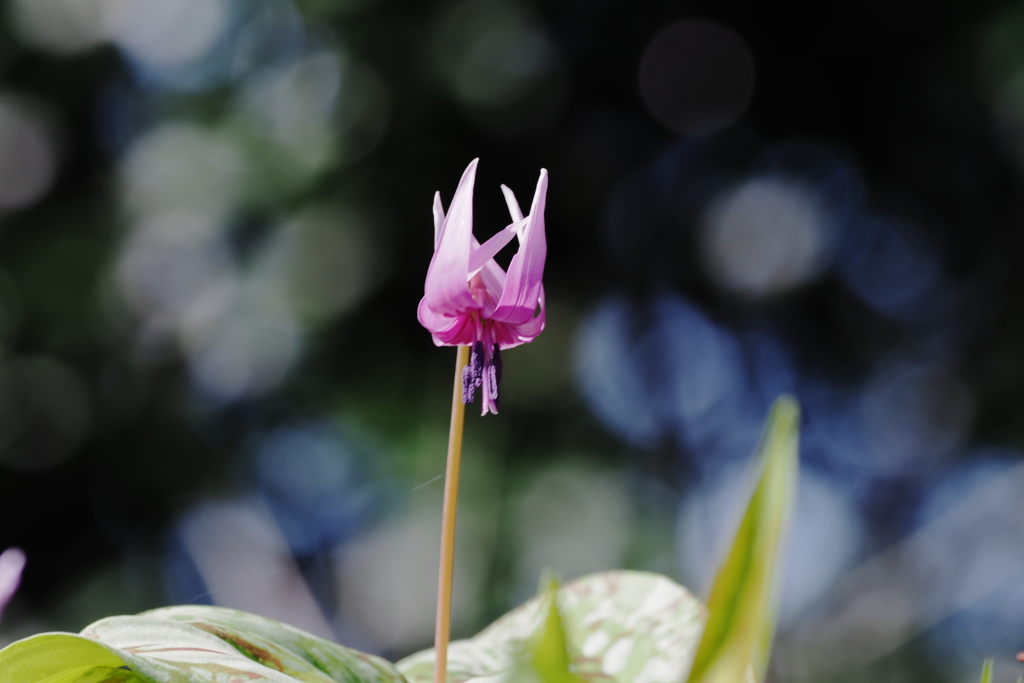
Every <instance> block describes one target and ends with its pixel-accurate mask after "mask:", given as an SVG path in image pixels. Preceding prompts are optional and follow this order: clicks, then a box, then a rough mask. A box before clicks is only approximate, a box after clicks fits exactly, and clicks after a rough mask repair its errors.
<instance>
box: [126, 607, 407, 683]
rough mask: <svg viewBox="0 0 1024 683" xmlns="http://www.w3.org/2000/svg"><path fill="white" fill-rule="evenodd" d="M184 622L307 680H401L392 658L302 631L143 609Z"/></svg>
mask: <svg viewBox="0 0 1024 683" xmlns="http://www.w3.org/2000/svg"><path fill="white" fill-rule="evenodd" d="M143 616H149V617H153V618H157V619H166V620H170V621H174V622H180V623H184V624H189V625H191V626H194V627H196V628H199V629H202V630H203V631H206V632H208V633H211V634H213V635H215V636H217V637H218V638H221V639H222V640H225V641H227V642H228V643H230V644H231V645H232V646H234V647H235V648H237V649H238V650H239V651H240V652H241V653H243V654H244V655H245V656H247V657H249V658H251V659H253V660H255V661H257V662H260V663H261V664H263V665H265V666H267V667H270V668H273V669H275V670H277V671H281V672H283V673H286V674H288V675H289V676H291V677H293V678H295V679H298V680H300V681H307V682H308V683H327V682H329V681H360V682H365V683H370V682H373V683H405V680H404V679H403V678H402V675H401V674H400V673H398V671H397V670H396V669H395V667H394V665H393V664H391V662H389V661H387V660H385V659H382V658H380V657H375V656H374V655H369V654H366V653H365V652H360V651H359V650H353V649H352V648H348V647H344V646H342V645H338V644H337V643H334V642H331V641H329V640H325V639H324V638H320V637H318V636H314V635H313V634H311V633H307V632H306V631H303V630H301V629H297V628H295V627H293V626H288V625H287V624H282V623H281V622H278V621H274V620H273V619H267V618H265V617H260V616H257V615H255V614H249V613H247V612H240V611H238V610H232V609H226V608H223V607H208V606H202V605H184V606H178V607H164V608H162V609H157V610H152V611H150V612H146V613H144V615H143Z"/></svg>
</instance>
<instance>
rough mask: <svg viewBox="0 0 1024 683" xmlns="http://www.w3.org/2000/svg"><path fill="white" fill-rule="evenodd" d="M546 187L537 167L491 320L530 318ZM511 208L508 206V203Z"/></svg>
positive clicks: (543, 246)
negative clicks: (533, 188)
mask: <svg viewBox="0 0 1024 683" xmlns="http://www.w3.org/2000/svg"><path fill="white" fill-rule="evenodd" d="M547 191H548V172H547V170H545V169H541V172H540V179H539V180H538V181H537V189H536V191H535V192H534V195H533V204H532V206H530V215H529V216H527V218H526V225H525V226H524V227H523V230H522V237H521V238H520V242H521V243H520V245H519V251H518V252H517V253H516V255H515V256H513V257H512V262H511V263H510V264H509V267H508V272H507V273H506V275H505V287H504V288H503V289H502V292H501V299H499V300H498V305H497V307H496V308H495V309H494V313H493V314H491V315H490V316H489V317H490V318H491V319H492V320H496V321H500V322H504V323H510V324H515V325H522V324H524V323H528V322H530V321H531V320H533V319H534V314H535V313H536V311H537V302H538V300H539V299H540V293H541V290H542V285H541V279H542V278H543V276H544V260H545V258H546V257H547V241H546V238H545V235H544V205H545V200H546V198H547ZM510 210H511V207H510Z"/></svg>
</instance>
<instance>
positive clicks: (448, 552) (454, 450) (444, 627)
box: [434, 346, 469, 683]
mask: <svg viewBox="0 0 1024 683" xmlns="http://www.w3.org/2000/svg"><path fill="white" fill-rule="evenodd" d="M468 362H469V347H468V346H460V347H459V350H458V354H457V355H456V356H455V389H454V390H453V392H452V422H451V427H450V428H449V431H448V466H447V469H446V471H445V476H444V510H443V511H442V513H441V566H440V569H439V570H438V578H437V622H436V623H435V626H434V655H435V659H434V683H444V681H445V679H446V677H447V675H448V638H449V635H450V633H451V621H452V572H453V569H454V567H455V507H456V505H457V504H458V498H459V466H460V465H461V462H462V425H463V423H464V422H465V417H466V406H465V404H464V403H463V402H462V370H463V368H465V367H466V364H467V363H468Z"/></svg>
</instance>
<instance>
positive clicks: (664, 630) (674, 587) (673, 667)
mask: <svg viewBox="0 0 1024 683" xmlns="http://www.w3.org/2000/svg"><path fill="white" fill-rule="evenodd" d="M552 597H553V596H551V595H550V594H547V593H546V594H544V595H541V596H538V597H536V598H534V599H532V600H530V601H529V602H527V603H526V604H524V605H522V606H520V607H518V608H517V609H515V610H513V611H511V612H509V613H508V614H506V615H505V616H504V617H502V618H501V619H499V620H498V621H496V622H494V623H493V624H491V625H490V626H489V627H487V628H486V629H484V630H483V631H481V632H480V633H479V634H478V635H477V636H476V637H474V638H471V639H469V640H461V641H456V642H453V643H451V644H450V645H449V648H448V676H447V681H448V683H462V682H463V681H474V680H476V679H480V678H486V677H489V676H498V675H500V674H503V673H508V672H510V671H511V670H512V668H513V667H514V666H515V665H516V662H517V661H518V660H520V659H521V658H522V657H523V655H524V653H530V652H531V650H532V653H533V654H532V656H533V661H534V662H535V668H541V667H543V669H544V670H546V671H555V670H557V668H558V666H559V665H558V663H557V654H552V653H551V652H550V651H549V650H556V651H557V649H558V648H559V644H557V642H556V641H557V640H558V639H559V638H563V639H564V640H563V641H562V642H563V643H564V645H560V649H561V650H562V651H563V652H567V653H568V664H569V667H568V668H569V671H570V673H571V675H572V676H574V677H579V678H583V679H588V680H591V679H610V680H612V681H616V682H618V683H678V681H680V680H682V678H683V676H684V675H685V674H686V671H687V670H688V669H689V666H690V662H691V661H692V660H693V654H694V651H695V650H696V646H697V641H698V639H699V638H700V634H701V631H702V629H703V626H704V620H705V618H706V611H705V610H704V607H703V606H702V605H701V604H700V602H699V601H698V600H697V599H696V598H694V597H693V596H692V595H691V594H690V593H688V592H687V591H686V589H684V588H683V587H682V586H679V585H678V584H676V583H674V582H672V581H670V580H669V579H667V578H665V577H664V576H659V575H657V574H648V573H644V572H626V571H623V572H604V573H601V574H594V575H591V576H587V577H584V578H582V579H578V580H576V581H572V582H570V583H567V584H566V585H565V586H563V587H562V588H561V589H559V590H558V592H557V595H556V596H554V597H556V601H554V600H552ZM552 608H556V611H555V613H554V618H553V617H552V611H551V610H552ZM554 619H557V621H554ZM556 624H557V625H556ZM559 631H561V634H559ZM396 666H397V668H398V670H399V671H400V672H402V674H403V675H404V676H405V678H406V680H407V681H408V682H409V683H432V682H433V676H434V651H433V650H424V651H423V652H419V653H417V654H414V655H412V656H410V657H407V658H406V659H403V660H402V661H400V662H398V664H397V665H396ZM541 673H543V672H541ZM555 675H557V674H555Z"/></svg>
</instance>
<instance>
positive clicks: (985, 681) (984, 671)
mask: <svg viewBox="0 0 1024 683" xmlns="http://www.w3.org/2000/svg"><path fill="white" fill-rule="evenodd" d="M981 683H992V658H991V657H989V658H988V659H986V660H985V663H984V664H982V665H981Z"/></svg>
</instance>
